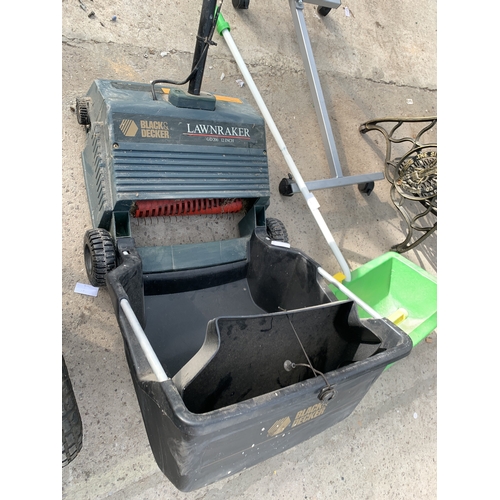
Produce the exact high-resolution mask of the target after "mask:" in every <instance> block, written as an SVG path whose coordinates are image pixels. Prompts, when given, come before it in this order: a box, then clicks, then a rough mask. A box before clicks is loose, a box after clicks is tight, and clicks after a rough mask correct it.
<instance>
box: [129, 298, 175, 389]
mask: <svg viewBox="0 0 500 500" xmlns="http://www.w3.org/2000/svg"><path fill="white" fill-rule="evenodd" d="M120 306H121V308H122V310H123V312H124V314H125V316H126V317H127V319H128V322H129V323H130V326H131V327H132V330H133V331H134V333H135V336H136V337H137V340H138V342H139V344H140V346H141V347H142V350H143V352H144V355H145V356H146V359H147V360H148V362H149V365H150V366H151V369H152V370H153V373H154V374H155V375H156V378H157V379H158V382H165V380H168V376H167V374H166V373H165V370H164V369H163V366H162V365H161V363H160V360H159V359H158V356H157V355H156V353H155V352H154V350H153V347H152V346H151V344H150V343H149V340H148V338H147V337H146V334H145V333H144V330H143V329H142V326H141V324H140V323H139V320H138V319H137V316H136V315H135V313H134V311H133V309H132V307H131V306H130V303H129V301H128V300H127V299H122V300H121V301H120Z"/></svg>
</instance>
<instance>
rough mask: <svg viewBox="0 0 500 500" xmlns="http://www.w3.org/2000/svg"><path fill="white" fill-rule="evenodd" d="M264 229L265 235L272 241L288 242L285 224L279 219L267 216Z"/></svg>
mask: <svg viewBox="0 0 500 500" xmlns="http://www.w3.org/2000/svg"><path fill="white" fill-rule="evenodd" d="M266 230H267V235H268V236H269V238H271V239H272V240H273V241H282V242H283V243H289V241H288V232H287V230H286V227H285V224H283V222H281V221H280V220H279V219H274V218H272V217H269V218H268V219H266Z"/></svg>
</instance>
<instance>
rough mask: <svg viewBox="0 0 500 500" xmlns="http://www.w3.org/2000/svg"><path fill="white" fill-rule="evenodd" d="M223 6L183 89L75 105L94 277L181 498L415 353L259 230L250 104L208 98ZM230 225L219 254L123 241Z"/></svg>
mask: <svg viewBox="0 0 500 500" xmlns="http://www.w3.org/2000/svg"><path fill="white" fill-rule="evenodd" d="M233 3H234V2H233ZM236 3H238V2H236ZM243 3H244V2H243ZM240 7H241V6H240ZM219 8H220V7H217V6H216V1H215V0H205V1H204V2H203V6H202V11H201V18H200V24H199V30H198V36H197V41H196V48H195V54H194V60H193V66H192V72H191V74H190V75H189V77H188V78H187V79H186V80H185V81H184V82H172V81H169V80H156V81H154V82H152V83H150V84H145V83H138V82H125V81H114V80H96V81H94V82H93V84H92V86H91V87H90V90H89V91H88V93H87V95H86V96H85V97H83V98H80V99H78V101H77V107H76V111H77V118H78V121H79V123H80V124H82V125H84V126H85V128H86V131H87V141H86V146H85V149H84V151H83V154H82V161H83V167H84V174H85V183H86V189H87V193H88V201H89V207H90V212H91V218H92V224H93V228H92V229H90V230H89V231H87V233H86V234H85V239H84V253H85V264H86V269H87V274H88V277H89V280H90V282H91V284H93V285H94V286H107V289H108V291H109V294H110V296H111V299H112V302H113V306H114V309H115V313H116V317H117V320H118V324H119V326H120V330H121V332H122V336H123V339H124V346H125V353H126V357H127V361H128V364H129V368H130V373H131V375H132V380H133V383H134V387H135V390H136V394H137V398H138V401H139V404H140V408H141V412H142V415H143V419H144V424H145V427H146V431H147V434H148V438H149V441H150V444H151V449H152V452H153V454H154V456H155V459H156V461H157V463H158V466H159V467H160V469H161V470H162V471H163V472H164V474H165V475H166V476H167V477H168V478H169V479H170V481H172V483H173V484H174V485H175V486H176V487H177V488H178V489H180V490H182V491H190V490H193V489H197V488H200V487H202V486H205V485H207V484H210V483H212V482H214V481H217V480H219V479H221V478H223V477H227V476H228V475H231V474H234V473H236V472H240V471H242V470H244V469H246V468H248V467H251V466H253V465H255V464H257V463H259V462H261V461H262V460H265V459H267V458H269V457H272V456H274V455H276V454H278V453H280V452H282V451H283V450H286V449H288V448H290V447H292V446H294V445H296V444H298V443H300V442H302V441H304V440H305V439H308V438H310V437H311V436H313V435H315V434H317V433H319V432H321V431H323V430H325V429H327V428H328V427H330V426H332V425H334V424H336V423H338V422H339V421H341V420H343V419H344V418H346V417H347V416H348V415H349V414H350V413H351V412H352V411H353V410H354V409H355V407H356V406H357V405H358V403H359V402H360V400H361V399H362V398H363V396H364V395H365V394H366V392H367V391H368V389H369V388H370V386H371V385H372V384H373V383H374V382H375V380H376V379H377V377H378V376H379V375H380V374H381V373H382V371H383V370H384V369H385V368H386V367H387V366H388V365H389V364H391V363H393V362H394V361H396V360H398V359H401V358H403V357H404V356H407V355H408V354H409V353H410V350H411V348H412V342H411V339H410V337H409V336H408V335H407V334H406V333H405V332H404V331H402V330H401V329H400V328H399V327H397V326H395V325H394V324H393V323H392V322H391V321H389V320H387V319H385V318H382V317H381V316H380V315H378V314H377V313H374V316H375V317H370V318H363V319H360V317H359V315H358V310H357V304H356V302H358V304H359V303H360V302H359V301H356V302H355V301H354V300H353V298H352V295H353V294H352V293H350V292H349V291H348V290H346V293H347V296H348V298H347V299H346V300H338V299H337V297H336V296H335V295H334V293H333V292H332V290H331V289H330V286H329V285H330V282H331V280H329V275H328V274H327V273H326V272H325V271H323V270H322V269H321V268H320V266H319V265H318V264H317V263H316V262H314V261H313V260H312V259H311V258H310V257H308V256H307V255H305V254H304V253H303V252H301V251H300V250H298V249H295V248H292V247H290V245H289V243H288V241H287V232H286V228H285V227H284V225H283V224H282V223H281V222H280V221H278V220H277V219H272V218H267V217H266V209H267V208H268V206H269V200H270V195H271V193H270V187H269V174H268V160H267V154H266V149H267V148H266V129H265V122H264V119H263V118H262V116H261V115H260V114H259V113H258V112H256V111H255V110H254V109H253V108H252V107H251V106H250V105H249V104H248V103H246V102H244V101H243V99H239V98H234V97H226V96H216V95H212V94H207V93H203V92H201V82H202V76H203V68H204V65H205V60H206V57H207V49H208V47H209V46H210V45H211V44H212V43H213V42H212V41H211V39H212V34H213V33H214V29H215V26H216V22H217V17H218V11H219ZM186 83H187V84H188V85H189V88H188V91H187V92H186V91H184V90H182V89H181V88H179V87H180V86H181V85H184V84H186ZM236 212H241V213H242V214H243V215H242V217H241V220H240V222H239V224H238V228H239V237H237V238H233V239H228V240H222V241H211V242H206V243H190V244H181V245H169V244H168V242H166V243H167V244H166V245H164V246H150V247H138V246H136V244H135V241H134V238H133V235H132V231H131V219H132V218H133V217H156V216H161V217H163V216H171V215H183V216H188V215H198V214H214V213H215V214H217V213H218V214H224V213H236ZM182 220H183V218H182V217H179V218H178V223H182ZM354 298H356V297H354Z"/></svg>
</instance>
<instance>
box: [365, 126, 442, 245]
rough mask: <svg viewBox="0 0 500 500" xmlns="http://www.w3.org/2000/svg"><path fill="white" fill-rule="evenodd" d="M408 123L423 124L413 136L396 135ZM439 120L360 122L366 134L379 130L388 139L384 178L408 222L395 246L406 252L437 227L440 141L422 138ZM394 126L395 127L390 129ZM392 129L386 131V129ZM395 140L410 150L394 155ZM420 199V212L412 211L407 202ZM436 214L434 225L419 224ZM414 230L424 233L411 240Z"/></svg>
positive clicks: (392, 197)
mask: <svg viewBox="0 0 500 500" xmlns="http://www.w3.org/2000/svg"><path fill="white" fill-rule="evenodd" d="M405 123H419V124H421V128H420V131H419V132H418V133H417V134H413V135H412V136H406V137H401V138H396V137H395V133H396V131H397V130H398V129H399V128H400V127H401V126H402V125H403V124H405ZM436 123H437V117H435V116H434V117H418V118H381V119H377V120H370V121H367V122H365V123H363V124H361V125H360V127H359V131H360V132H361V133H363V134H365V133H366V132H369V131H371V130H378V131H379V132H381V133H382V134H383V136H384V138H385V142H386V154H385V178H386V179H387V180H388V181H389V183H390V184H391V199H392V202H393V203H394V206H395V207H396V208H397V209H398V210H399V212H400V213H401V215H402V216H403V218H404V220H405V221H406V223H407V225H408V235H407V236H406V239H405V240H404V241H403V242H401V243H399V244H397V245H394V246H393V247H392V250H394V251H396V252H398V253H403V252H407V251H408V250H411V249H412V248H415V247H416V246H417V245H418V244H420V243H422V241H424V240H425V239H426V238H427V237H428V236H430V235H431V234H432V233H434V232H435V231H436V229H437V143H426V144H425V143H422V142H421V138H422V136H423V135H424V134H425V132H427V131H428V130H430V129H431V128H432V127H434V126H435V125H436ZM391 126H392V128H390V127H391ZM385 127H387V129H389V128H390V130H389V131H388V130H386V128H385ZM396 143H410V145H411V146H410V149H409V150H408V151H407V152H406V153H405V154H404V155H403V156H398V157H396V158H392V156H393V151H392V146H393V144H396ZM408 201H410V202H411V201H413V202H417V204H418V205H417V206H418V207H420V209H421V210H420V211H419V213H417V215H414V214H412V213H410V211H409V210H408V208H407V206H405V203H406V202H408ZM428 214H433V215H434V216H436V221H435V222H434V224H433V225H432V226H425V225H421V224H420V222H421V221H420V219H422V218H423V217H425V216H427V215H428ZM414 231H417V232H421V233H423V234H422V235H421V236H420V237H418V238H417V239H416V240H415V241H413V243H410V242H411V240H412V238H413V235H414Z"/></svg>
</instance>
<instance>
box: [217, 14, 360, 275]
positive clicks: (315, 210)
mask: <svg viewBox="0 0 500 500" xmlns="http://www.w3.org/2000/svg"><path fill="white" fill-rule="evenodd" d="M221 17H222V16H220V15H219V19H221ZM223 21H224V20H223V19H222V20H221V22H223ZM220 33H221V35H222V36H223V37H224V40H225V41H226V43H227V45H228V47H229V50H230V51H231V54H232V55H233V57H234V60H235V61H236V64H237V65H238V68H239V69H240V71H241V74H242V76H243V78H244V80H245V82H246V83H247V85H248V88H249V89H250V92H252V95H253V97H254V99H255V102H256V103H257V106H258V107H259V109H260V111H261V113H262V115H263V117H264V120H265V121H266V124H267V126H268V127H269V130H270V131H271V133H272V135H273V137H274V139H275V141H276V143H277V145H278V147H279V149H280V151H281V153H282V154H283V157H284V159H285V161H286V163H287V165H288V167H289V168H290V171H291V173H292V175H293V177H294V179H295V182H296V183H297V186H298V187H299V189H300V192H301V193H302V195H303V196H304V198H305V200H306V202H307V206H308V207H309V209H310V210H311V212H312V214H313V216H314V219H315V220H316V223H317V224H318V226H319V228H320V230H321V232H322V233H323V236H324V237H325V239H326V241H327V243H328V245H329V246H330V248H331V250H332V251H333V254H334V255H335V257H336V259H337V261H338V263H339V264H340V267H341V268H342V272H343V273H344V275H345V277H346V281H351V271H350V270H349V266H348V265H347V262H346V260H345V259H344V256H343V255H342V253H341V252H340V250H339V248H338V246H337V244H336V243H335V240H334V239H333V236H332V233H331V232H330V230H329V228H328V226H327V224H326V222H325V220H324V219H323V216H322V215H321V213H320V211H319V207H320V205H319V203H318V200H317V199H316V197H315V196H314V194H313V193H311V192H310V191H309V189H307V186H306V184H305V182H304V179H302V176H301V175H300V172H299V169H298V168H297V166H296V165H295V162H294V161H293V158H292V156H291V155H290V153H289V152H288V149H287V147H286V144H285V142H284V141H283V138H282V137H281V134H280V133H279V130H278V128H277V127H276V124H275V123H274V120H273V118H272V116H271V113H270V112H269V110H268V109H267V106H266V104H265V102H264V100H263V99H262V96H261V95H260V92H259V90H258V89H257V86H256V85H255V82H254V81H253V78H252V75H251V74H250V72H249V71H248V68H247V66H246V64H245V61H243V58H242V57H241V54H240V52H239V50H238V48H237V47H236V44H235V43H234V40H233V37H232V36H231V33H230V32H229V29H228V28H224V29H222V31H220Z"/></svg>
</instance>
